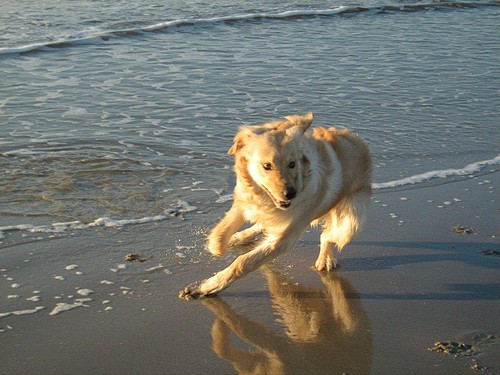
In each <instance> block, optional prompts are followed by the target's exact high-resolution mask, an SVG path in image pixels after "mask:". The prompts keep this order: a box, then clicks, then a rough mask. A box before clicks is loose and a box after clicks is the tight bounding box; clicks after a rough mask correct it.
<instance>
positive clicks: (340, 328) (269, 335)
mask: <svg viewBox="0 0 500 375" xmlns="http://www.w3.org/2000/svg"><path fill="white" fill-rule="evenodd" d="M262 272H263V273H264V275H265V276H266V278H267V282H268V286H269V291H270V293H271V297H272V302H273V309H274V310H275V313H276V316H277V321H278V322H279V323H280V324H282V325H283V326H284V327H286V333H283V332H278V331H276V330H273V329H271V328H270V327H267V326H265V325H264V324H261V323H258V322H255V321H253V320H251V319H249V318H248V317H246V316H244V315H242V314H238V313H236V312H235V311H234V310H233V309H232V308H231V307H230V306H229V304H228V303H227V302H225V301H224V300H223V299H221V298H208V299H205V300H204V301H203V303H204V305H205V306H206V307H207V308H208V309H210V310H211V311H212V312H213V313H214V314H215V316H216V317H217V319H216V320H215V322H214V324H213V326H212V339H213V346H212V348H213V350H214V352H215V353H216V354H217V356H219V357H220V358H221V359H223V360H225V361H228V362H229V363H231V365H232V366H233V367H234V368H235V369H236V371H237V372H238V373H239V374H253V375H254V374H273V375H281V374H342V373H349V374H367V373H369V372H370V367H371V362H372V337H371V333H370V326H369V321H368V317H367V316H366V313H365V312H364V311H363V309H362V306H361V302H360V300H359V298H357V295H356V293H355V291H354V289H353V287H352V285H351V284H350V283H349V282H348V281H347V280H346V279H344V278H342V277H339V276H337V275H336V273H335V272H329V273H321V274H320V277H321V280H322V282H323V284H324V285H325V287H324V288H307V287H303V286H300V285H296V284H294V283H293V282H292V280H291V279H290V278H288V277H287V276H285V275H284V274H282V273H281V272H279V271H278V270H277V269H275V268H273V267H272V266H265V267H263V268H262ZM231 332H233V333H234V334H235V335H236V336H237V337H238V338H240V339H241V340H243V341H244V342H245V343H246V344H247V345H249V346H251V347H252V348H253V349H252V350H245V349H243V348H242V345H241V343H239V344H237V345H235V344H233V343H232V342H231V339H230V336H231V335H230V334H231Z"/></svg>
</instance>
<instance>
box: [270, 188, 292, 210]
mask: <svg viewBox="0 0 500 375" xmlns="http://www.w3.org/2000/svg"><path fill="white" fill-rule="evenodd" d="M264 189H265V190H266V193H267V195H269V197H270V198H271V200H272V201H273V203H274V205H275V206H276V207H277V208H280V209H287V208H288V207H290V205H291V204H292V199H293V198H295V196H296V195H297V190H296V189H295V188H294V187H293V186H290V187H287V188H286V189H285V190H283V192H282V193H283V196H284V197H285V198H286V200H280V199H276V197H275V196H274V195H273V194H272V193H271V191H270V190H269V189H268V188H267V187H265V186H264Z"/></svg>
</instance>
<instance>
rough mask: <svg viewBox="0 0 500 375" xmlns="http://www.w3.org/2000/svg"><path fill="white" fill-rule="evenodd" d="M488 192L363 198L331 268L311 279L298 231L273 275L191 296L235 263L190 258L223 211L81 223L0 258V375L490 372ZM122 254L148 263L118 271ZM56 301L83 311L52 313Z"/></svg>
mask: <svg viewBox="0 0 500 375" xmlns="http://www.w3.org/2000/svg"><path fill="white" fill-rule="evenodd" d="M499 182H500V179H499V173H498V172H496V173H491V174H489V175H487V176H477V177H474V178H469V179H460V180H456V181H450V182H449V183H447V184H441V185H433V186H424V187H422V188H409V189H390V190H381V191H376V192H375V195H374V197H373V200H372V205H371V209H370V213H369V216H368V220H367V224H366V227H365V229H364V231H363V232H362V233H361V234H360V235H359V236H358V238H357V239H356V240H355V241H354V242H353V243H351V244H349V245H348V246H347V247H346V249H345V250H344V251H343V252H342V253H341V254H339V255H338V256H337V258H338V260H339V263H340V268H339V269H338V270H336V271H334V272H333V273H331V274H330V275H325V274H320V273H318V272H316V271H314V270H312V269H311V266H312V265H313V264H314V260H315V258H316V256H317V252H318V246H319V237H318V236H319V235H318V232H317V231H315V230H310V231H309V232H307V233H306V235H305V236H304V238H303V239H302V241H300V243H299V245H298V246H297V248H296V249H294V250H293V251H292V252H291V253H290V254H287V255H285V256H284V257H281V258H279V259H278V260H277V261H276V262H274V263H273V265H272V266H271V267H265V268H263V269H262V270H259V271H257V272H254V273H253V274H250V275H248V276H246V277H245V278H243V279H242V280H239V281H237V282H236V283H235V284H233V285H232V286H231V287H230V288H229V289H228V290H226V291H224V292H223V293H221V294H220V296H219V297H217V298H211V299H206V300H204V301H189V302H188V301H184V300H181V299H179V298H178V297H177V293H178V291H179V290H180V289H182V288H183V287H184V286H186V285H187V284H189V283H191V282H194V281H197V280H199V279H202V278H205V277H207V276H209V275H211V274H212V273H213V272H216V271H218V270H220V269H222V268H223V267H224V266H225V265H227V264H228V263H229V262H230V261H231V259H233V258H234V254H228V255H225V256H224V257H222V258H218V259H215V258H212V257H210V256H209V254H207V253H206V252H205V251H204V249H203V241H204V235H205V234H206V231H207V230H208V229H209V228H210V226H211V225H212V223H213V222H214V221H216V220H217V218H218V217H219V216H220V214H221V212H222V209H223V207H222V206H216V207H214V212H205V213H194V212H193V213H190V215H189V217H188V219H187V221H186V222H183V223H182V224H183V225H180V224H181V223H177V222H176V221H175V220H173V221H169V220H167V221H160V222H154V223H148V224H144V225H137V226H135V225H134V226H126V227H123V228H121V229H117V228H106V229H104V228H95V229H93V230H86V231H78V232H75V234H74V235H73V236H64V237H54V238H51V239H47V240H43V241H36V240H35V241H33V242H26V243H23V244H19V245H17V246H13V247H6V248H2V249H0V283H1V284H0V286H1V289H0V291H1V292H0V331H3V332H0V348H1V349H0V355H1V357H2V361H1V363H0V372H1V373H4V374H35V373H37V374H42V373H65V374H72V373H74V374H82V373H86V374H90V373H92V374H103V373H121V374H138V373H172V374H176V373H185V374H202V373H206V371H207V369H210V371H211V372H213V373H218V374H234V373H238V371H240V372H243V371H247V370H249V369H252V367H251V366H256V365H259V366H268V367H263V368H266V369H267V370H269V371H271V370H276V369H278V368H279V369H281V370H282V371H283V373H293V371H297V370H298V369H300V368H301V366H305V369H307V370H308V371H309V373H314V372H315V371H316V373H321V372H322V371H324V370H325V368H329V369H330V371H332V373H342V372H350V373H356V374H363V373H366V374H369V373H373V374H377V373H384V374H410V373H428V374H445V373H456V374H469V373H475V370H473V369H471V366H473V363H477V364H478V366H484V367H485V368H486V370H487V371H488V372H486V373H500V359H499V358H500V342H499V340H498V336H499V335H500V322H499V321H498V320H497V319H496V315H497V312H498V311H499V308H500V291H499V290H500V289H499V288H498V286H499V284H498V270H499V269H500V257H498V254H499V253H500V246H499V242H498V225H497V223H498V202H497V198H498V192H497V191H496V188H497V186H498V183H499ZM215 211H216V212H215ZM191 218H196V219H193V220H192V219H191ZM190 220H192V221H193V222H192V223H190ZM456 226H464V227H467V228H472V230H473V232H471V233H469V234H459V233H455V232H454V231H453V230H452V228H453V227H456ZM129 253H140V254H141V255H142V256H143V257H144V258H145V259H146V260H145V261H143V262H139V261H135V262H127V261H125V260H124V256H125V255H126V254H129ZM75 265H76V267H71V266H75ZM78 272H80V274H78ZM14 284H18V286H17V287H13V286H12V285H14ZM81 290H91V291H93V293H89V294H88V295H84V293H83V292H80V291H81ZM35 292H38V293H35ZM82 293H83V294H82ZM87 293H88V291H87ZM14 295H17V296H18V297H11V298H9V296H14ZM33 297H35V298H33ZM27 299H30V300H27ZM89 299H91V300H89ZM77 300H81V301H80V302H78V301H77ZM59 303H61V304H62V303H65V304H67V305H78V304H80V305H81V306H76V307H73V308H72V309H71V310H68V311H64V312H61V313H59V314H57V315H50V313H51V312H53V311H54V308H55V307H56V306H58V305H57V304H59ZM42 306H43V307H44V308H43V309H40V307H42ZM36 308H38V311H36V312H34V313H31V314H30V313H28V314H26V315H16V314H10V315H8V316H2V315H1V314H2V313H9V312H10V313H12V312H19V311H25V310H33V309H36ZM487 337H489V338H487ZM450 341H456V342H461V343H464V344H467V345H473V344H474V345H475V348H476V349H475V351H474V352H471V353H469V354H470V355H465V354H463V353H458V356H457V357H456V358H455V357H454V355H449V354H443V353H441V352H435V351H430V350H428V349H429V348H433V347H434V345H435V343H436V342H450ZM96 359H97V360H96ZM298 359H300V361H298ZM248 366H250V367H248ZM269 366H271V367H269ZM272 366H278V367H272ZM335 366H336V367H335ZM290 371H292V372H290Z"/></svg>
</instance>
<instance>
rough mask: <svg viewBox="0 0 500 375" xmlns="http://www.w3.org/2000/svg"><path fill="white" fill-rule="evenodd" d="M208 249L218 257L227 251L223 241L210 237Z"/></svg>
mask: <svg viewBox="0 0 500 375" xmlns="http://www.w3.org/2000/svg"><path fill="white" fill-rule="evenodd" d="M207 250H208V251H209V252H210V253H211V254H212V255H213V256H216V257H219V256H221V255H222V254H224V252H225V247H224V246H223V244H222V242H221V241H217V240H214V239H211V238H209V240H208V243H207Z"/></svg>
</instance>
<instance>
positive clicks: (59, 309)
mask: <svg viewBox="0 0 500 375" xmlns="http://www.w3.org/2000/svg"><path fill="white" fill-rule="evenodd" d="M78 307H88V306H87V305H85V304H84V303H83V302H82V301H78V302H75V303H65V302H61V303H58V304H57V305H56V307H54V309H53V310H52V311H51V312H50V313H49V315H51V316H53V315H58V314H61V313H63V312H65V311H69V310H73V309H76V308H78Z"/></svg>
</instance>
